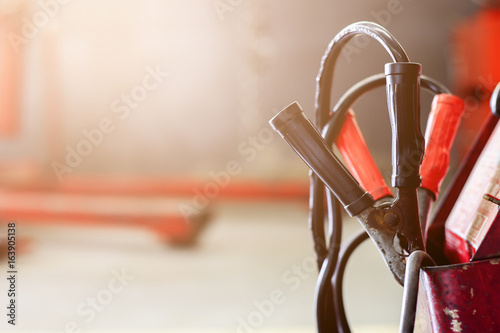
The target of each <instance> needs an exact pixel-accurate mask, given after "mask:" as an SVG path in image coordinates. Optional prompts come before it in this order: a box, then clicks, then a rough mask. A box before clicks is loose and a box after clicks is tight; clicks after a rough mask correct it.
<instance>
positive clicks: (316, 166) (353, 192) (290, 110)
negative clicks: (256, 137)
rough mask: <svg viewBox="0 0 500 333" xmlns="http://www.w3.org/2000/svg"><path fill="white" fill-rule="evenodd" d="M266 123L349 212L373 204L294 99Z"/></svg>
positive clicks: (356, 212)
mask: <svg viewBox="0 0 500 333" xmlns="http://www.w3.org/2000/svg"><path fill="white" fill-rule="evenodd" d="M269 123H270V124H271V126H272V127H273V128H274V129H275V130H276V131H277V132H278V133H279V134H280V135H281V136H282V137H283V139H285V141H286V142H287V143H288V144H289V145H290V146H291V147H292V148H293V149H294V150H295V152H296V153H297V154H298V155H299V156H300V157H301V158H302V160H304V162H306V164H307V165H308V166H309V167H310V168H311V170H312V171H313V172H314V173H316V174H317V175H318V177H319V178H320V179H321V180H322V181H323V183H325V185H326V186H327V187H328V188H329V189H330V190H331V191H332V192H333V193H334V194H335V196H336V197H337V198H338V199H339V201H340V202H341V203H342V205H343V206H344V208H345V210H346V211H347V212H348V213H349V215H351V216H356V215H358V214H359V213H361V212H362V211H364V210H365V209H367V208H368V207H371V206H372V205H373V203H374V200H373V198H372V196H371V195H370V194H369V193H368V192H366V191H365V190H364V189H363V188H362V187H361V186H360V185H359V184H358V182H357V181H356V180H355V179H354V178H353V176H352V175H351V174H350V173H349V171H347V169H346V168H345V167H344V165H343V164H342V163H341V162H340V161H339V160H338V159H337V157H336V156H335V155H333V153H332V151H331V150H330V148H329V147H328V145H327V144H326V142H325V140H324V139H323V137H322V136H321V134H320V133H319V132H318V130H317V129H316V127H315V126H314V125H313V124H312V123H311V122H310V121H309V119H307V117H306V116H305V114H304V112H303V111H302V108H301V107H300V105H299V104H298V103H296V102H294V103H292V104H290V105H289V106H287V107H286V108H285V109H284V110H283V111H281V112H280V113H278V114H277V115H276V116H275V117H274V118H273V119H271V120H270V121H269Z"/></svg>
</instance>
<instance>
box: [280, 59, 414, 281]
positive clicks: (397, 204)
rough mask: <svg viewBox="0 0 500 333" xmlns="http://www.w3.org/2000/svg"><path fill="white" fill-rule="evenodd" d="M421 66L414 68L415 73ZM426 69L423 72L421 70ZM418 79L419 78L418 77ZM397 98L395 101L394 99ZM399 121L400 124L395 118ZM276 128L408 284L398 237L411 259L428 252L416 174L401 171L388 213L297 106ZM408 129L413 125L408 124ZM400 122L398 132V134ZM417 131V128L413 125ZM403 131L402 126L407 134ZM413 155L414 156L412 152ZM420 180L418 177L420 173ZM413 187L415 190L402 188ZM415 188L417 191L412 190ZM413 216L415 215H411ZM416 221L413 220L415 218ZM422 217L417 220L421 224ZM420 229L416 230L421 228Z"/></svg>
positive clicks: (286, 112)
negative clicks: (414, 254)
mask: <svg viewBox="0 0 500 333" xmlns="http://www.w3.org/2000/svg"><path fill="white" fill-rule="evenodd" d="M414 65H415V64H411V67H413V68H414ZM418 68H420V67H418ZM413 74H414V75H415V74H416V75H418V74H419V69H418V71H414V72H413ZM390 96H393V95H390ZM394 101H395V103H394V104H393V108H394V109H395V111H396V112H397V108H398V107H399V105H397V104H399V103H398V102H400V101H405V102H407V100H405V99H403V98H401V99H397V98H395V99H394ZM393 119H397V118H396V117H393ZM271 124H272V126H273V127H274V128H275V130H276V131H278V132H279V133H280V134H281V135H282V136H283V138H284V139H285V140H286V141H287V142H288V143H289V144H290V145H291V146H292V147H293V148H294V150H295V151H296V152H297V153H298V154H299V155H300V156H301V157H302V159H303V160H304V161H305V162H306V163H307V164H308V165H309V167H310V168H311V169H312V170H313V171H314V172H315V173H316V174H317V175H318V177H319V178H320V179H321V180H322V181H323V182H324V184H325V185H326V186H327V187H328V188H329V189H330V190H331V191H332V192H333V193H334V194H335V196H336V197H337V198H338V199H339V200H340V202H341V203H342V204H343V206H344V208H345V209H346V211H347V212H348V213H349V214H350V215H351V216H356V217H357V218H358V220H359V221H360V222H361V224H362V225H363V227H364V228H365V230H366V231H367V233H368V234H369V235H370V237H371V238H372V240H373V241H374V242H375V244H376V245H377V247H378V249H379V251H380V252H381V253H382V255H383V257H384V260H385V262H386V264H387V266H388V267H389V269H390V270H391V272H392V274H393V276H394V278H395V279H396V280H397V281H398V282H399V283H400V284H403V281H404V270H405V265H404V256H405V254H404V253H400V252H397V251H396V250H395V248H394V239H395V237H396V235H398V236H399V237H403V238H404V239H405V240H406V244H407V247H406V250H407V251H408V253H411V252H413V251H414V250H417V249H423V242H422V236H421V233H420V227H419V224H418V211H417V196H416V187H417V186H418V183H419V178H418V180H415V175H414V173H407V174H402V173H400V172H399V170H396V172H398V173H397V174H396V175H395V176H394V178H393V179H394V183H395V184H396V185H399V187H398V189H399V197H398V198H397V199H396V200H395V201H394V203H393V204H392V205H391V207H389V208H388V209H386V208H377V207H373V204H374V202H375V201H374V200H373V197H372V196H371V195H370V194H369V193H367V192H366V191H365V190H364V189H363V188H361V186H360V185H359V184H358V182H357V181H356V180H355V179H354V178H353V177H352V175H351V174H350V173H349V171H347V170H346V169H345V167H344V166H343V165H342V164H341V163H340V161H339V160H338V159H337V158H336V156H335V155H333V153H332V152H331V150H330V148H329V147H328V145H327V144H326V142H325V141H324V139H323V138H322V137H321V135H320V134H319V132H318V131H317V129H316V128H315V127H314V125H312V123H311V122H310V121H309V120H308V119H307V118H306V117H305V115H304V113H303V111H302V109H301V108H300V106H299V105H298V104H297V103H293V104H291V105H290V106H288V107H287V108H285V109H284V110H283V111H282V112H280V113H279V114H278V115H277V116H275V117H274V118H273V119H272V120H271ZM407 124H411V122H410V123H407ZM397 125H398V124H397V123H396V122H395V121H394V127H396V128H397ZM411 125H412V126H413V124H411ZM401 127H402V125H400V130H401ZM396 142H397V143H398V144H399V146H398V147H396V149H403V148H407V147H406V146H405V145H404V142H400V141H396ZM408 151H411V150H408ZM395 161H396V162H399V163H400V164H399V165H400V166H401V165H404V162H406V161H405V160H403V159H402V158H401V157H400V156H399V158H396V159H395ZM417 177H418V171H417ZM406 184H408V185H409V186H406V187H405V186H402V185H406ZM412 184H413V186H414V187H412ZM408 212H411V213H410V214H408ZM411 215H413V216H411ZM415 216H416V218H415ZM415 223H417V224H416V226H415Z"/></svg>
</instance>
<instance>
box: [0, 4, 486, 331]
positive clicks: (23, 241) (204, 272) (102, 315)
mask: <svg viewBox="0 0 500 333" xmlns="http://www.w3.org/2000/svg"><path fill="white" fill-rule="evenodd" d="M480 10H481V6H480V5H479V3H476V2H474V1H451V0H444V1H439V2H436V1H430V0H425V1H418V2H417V1H409V0H401V1H394V0H376V1H375V0H374V1H324V0H313V1H311V0H308V1H306V0H293V1H284V0H275V1H269V0H247V1H243V0H241V1H237V0H210V1H195V0H183V1H180V0H171V1H165V0H163V1H162V0H145V1H138V0H129V1H118V0H107V1H94V0H87V1H79V0H64V1H63V0H39V1H30V0H2V1H0V17H1V21H0V31H1V35H0V36H1V37H0V38H1V39H0V120H1V124H0V170H1V172H0V184H1V185H2V190H1V192H0V195H1V196H2V200H1V201H2V203H1V204H0V207H1V211H0V212H1V216H2V220H3V222H5V223H6V222H8V221H15V222H16V226H17V232H18V235H17V241H18V252H17V265H18V270H19V278H18V292H19V294H18V297H19V298H18V323H17V325H16V327H15V328H13V327H11V325H8V324H7V323H6V320H3V321H2V322H0V327H2V330H3V331H6V330H12V331H14V330H17V331H26V332H27V331H49V332H79V331H89V332H94V331H100V332H101V331H112V330H114V331H130V332H138V331H141V332H148V331H151V332H153V331H158V332H160V331H161V332H185V331H186V332H245V333H247V332H248V333H249V332H254V331H255V332H313V331H314V313H313V295H314V285H315V280H316V276H317V272H316V271H315V269H314V265H313V264H311V263H314V261H313V259H312V258H313V244H312V240H311V237H310V234H309V230H308V226H307V204H308V168H307V167H306V166H305V165H304V164H303V163H302V162H301V161H300V160H299V158H298V157H297V156H296V155H295V154H294V153H293V152H292V151H291V149H289V147H288V146H287V145H286V144H285V143H284V142H283V141H282V140H281V139H280V138H279V137H278V135H276V134H274V132H273V131H271V129H270V127H269V125H268V121H269V119H270V118H272V117H273V116H274V115H275V114H276V113H277V112H278V111H279V110H281V109H282V108H283V107H285V106H286V105H288V104H289V103H291V102H293V101H298V102H299V103H300V104H301V105H302V107H303V108H304V110H305V112H306V114H307V115H308V116H309V117H310V118H313V112H314V94H315V80H316V75H317V73H318V71H319V65H320V61H321V58H322V55H323V53H324V51H325V49H326V47H327V45H328V43H329V42H330V40H331V39H332V38H333V37H334V36H335V35H336V34H337V32H339V31H340V30H341V29H342V28H344V27H345V26H347V25H349V24H351V23H354V22H357V21H373V22H376V23H379V24H381V25H383V26H384V27H386V28H387V29H388V30H389V31H390V32H391V33H392V34H393V35H394V36H395V37H396V38H397V39H398V40H399V42H400V43H401V44H402V46H403V47H404V49H405V50H406V52H407V53H408V55H409V57H410V59H411V60H412V61H415V62H419V63H421V64H422V66H423V74H425V75H428V76H431V77H432V78H434V79H436V80H438V81H440V82H442V83H443V84H445V85H446V86H448V87H449V88H450V89H452V90H453V91H455V92H457V93H459V94H461V95H462V96H463V97H470V99H469V100H468V102H467V100H466V102H467V105H468V106H469V107H471V108H472V111H471V112H469V115H471V117H469V118H470V119H471V122H474V119H476V118H478V119H480V118H481V117H480V116H479V115H480V113H479V112H476V113H474V112H473V111H475V110H476V109H478V107H477V105H479V104H480V103H482V102H483V100H485V98H482V97H481V95H478V94H477V91H478V90H477V86H478V85H482V87H483V88H484V89H486V90H488V89H490V88H491V89H492V88H493V87H494V85H493V87H489V86H488V82H490V81H491V80H490V79H489V77H488V76H484V77H483V76H482V77H481V78H482V81H481V80H478V82H475V81H474V82H472V83H469V82H468V81H467V82H466V83H464V82H465V81H466V80H465V79H463V78H464V77H465V76H466V75H470V73H468V74H467V73H465V74H464V68H469V69H470V67H467V66H466V65H465V60H464V59H463V57H461V53H460V50H463V49H464V48H465V49H467V45H468V44H467V42H464V41H462V39H460V42H461V43H458V42H457V39H456V34H457V31H459V27H460V25H461V24H463V23H464V22H466V21H467V20H470V18H471V17H474V15H477V14H478V12H480ZM482 10H485V9H484V8H483V9H482ZM454 36H455V37H454ZM454 38H455V39H454ZM350 45H351V48H350V49H348V50H347V51H346V52H344V53H343V54H342V55H341V56H340V58H339V62H338V63H337V67H336V72H335V77H334V85H333V86H334V88H333V92H332V96H333V99H332V100H333V101H335V100H336V99H337V98H338V97H340V95H341V94H342V93H343V92H344V91H345V90H346V89H348V88H349V87H350V86H351V85H353V84H354V83H356V82H357V81H359V80H361V79H363V78H365V77H367V76H369V75H372V74H376V73H381V72H383V65H384V64H385V63H386V62H389V61H390V58H389V57H388V55H387V53H386V52H385V50H384V49H383V48H382V47H381V46H380V45H379V44H378V43H376V42H374V41H368V40H365V39H356V40H353V41H352V42H351V43H350ZM457 47H458V49H457ZM473 76H474V75H473ZM475 78H476V79H477V78H478V76H477V75H476V76H475ZM476 81H477V80H476ZM484 82H486V83H484ZM422 96H423V99H422V127H423V128H425V120H426V119H427V115H428V112H429V109H430V103H431V100H432V96H431V95H429V94H427V93H422ZM385 100H386V97H385V93H384V90H383V89H379V90H374V91H372V92H370V93H368V94H367V95H365V96H364V97H363V98H362V99H360V100H359V101H358V102H356V104H355V110H357V118H358V121H359V123H360V127H361V129H362V131H363V133H364V135H365V139H366V141H367V143H368V146H369V148H370V149H371V151H372V154H373V155H374V157H375V159H376V161H377V162H378V165H379V167H380V169H381V170H382V173H383V175H384V176H385V177H386V178H389V177H390V149H391V148H390V140H391V138H390V126H389V119H388V116H387V111H386V104H385ZM477 122H479V121H477ZM474 126H476V125H474V124H473V125H470V127H471V128H473V129H474ZM465 131H467V128H466V129H465ZM469 132H472V134H470V135H473V134H474V130H469ZM464 133H466V132H464ZM459 137H460V136H459ZM467 143H470V136H467V135H466V134H464V135H463V136H462V145H461V146H460V147H459V148H455V151H454V156H456V157H457V159H456V160H454V161H452V169H453V167H455V166H456V164H457V161H458V158H459V157H460V156H462V155H461V154H463V151H465V150H466V149H467V148H466V145H467ZM358 227H359V226H358V225H357V223H356V222H352V221H349V222H348V225H347V226H346V229H347V230H346V236H348V235H349V234H352V232H354V230H357V228H358ZM4 229H5V232H6V228H4ZM2 232H3V231H2ZM2 265H5V263H2ZM2 267H4V266H2ZM3 271H4V272H5V271H6V269H4V270H3ZM367 277H370V278H367ZM1 280H5V279H1ZM2 283H3V284H0V288H2V289H0V294H2V295H3V294H4V291H6V290H7V284H6V281H3V282H2ZM273 292H274V294H273ZM401 294H402V290H401V288H400V287H399V286H398V285H397V283H396V282H395V281H393V280H392V277H391V276H390V274H389V273H388V271H387V269H386V268H385V266H384V264H383V262H382V259H381V258H380V257H379V255H378V253H377V252H376V251H375V247H374V246H372V245H371V244H368V243H366V244H364V245H363V246H362V247H361V248H360V250H359V251H358V252H356V254H355V255H354V257H353V260H352V263H351V266H349V269H348V272H347V277H346V294H345V299H346V302H347V311H348V316H349V319H350V320H351V323H352V325H353V327H354V328H355V329H357V330H359V331H360V332H363V331H365V332H376V331H380V332H390V331H394V332H395V331H397V326H398V322H399V314H400V313H399V311H400V302H401ZM272 295H274V296H276V295H280V297H278V296H276V297H277V298H276V299H279V301H277V302H274V303H272V306H270V305H269V304H270V303H269V300H271V299H274V298H273V297H274V296H272ZM2 302H3V301H2ZM266 306H267V308H266Z"/></svg>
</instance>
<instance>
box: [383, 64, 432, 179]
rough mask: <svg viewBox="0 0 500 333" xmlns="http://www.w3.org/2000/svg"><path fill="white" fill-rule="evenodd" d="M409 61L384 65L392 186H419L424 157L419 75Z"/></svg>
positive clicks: (419, 69) (420, 68)
mask: <svg viewBox="0 0 500 333" xmlns="http://www.w3.org/2000/svg"><path fill="white" fill-rule="evenodd" d="M421 72H422V66H421V65H420V64H417V63H412V62H394V63H389V64H386V65H385V76H386V88H387V106H388V107H389V117H390V119H391V127H392V186H394V187H418V186H419V185H420V174H419V168H420V164H421V163H422V158H423V156H424V137H423V135H422V131H421V130H420V74H421Z"/></svg>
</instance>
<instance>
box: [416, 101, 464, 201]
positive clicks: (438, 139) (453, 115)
mask: <svg viewBox="0 0 500 333" xmlns="http://www.w3.org/2000/svg"><path fill="white" fill-rule="evenodd" d="M464 109H465V104H464V102H463V101H462V100H461V99H460V98H458V97H457V96H454V95H448V94H440V95H436V96H435V97H434V99H433V101H432V108H431V112H430V114H429V120H428V121H427V128H426V131H425V142H426V147H425V155H424V160H423V161H422V165H421V166H420V176H421V177H422V185H421V187H423V188H425V189H428V190H429V191H431V192H433V193H434V195H436V197H437V195H438V194H439V190H440V187H441V183H442V182H443V180H444V178H445V176H446V173H447V172H448V169H449V167H450V150H451V146H452V145H453V141H454V140H455V136H456V134H457V130H458V126H459V125H460V119H461V117H462V115H463V113H464Z"/></svg>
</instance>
